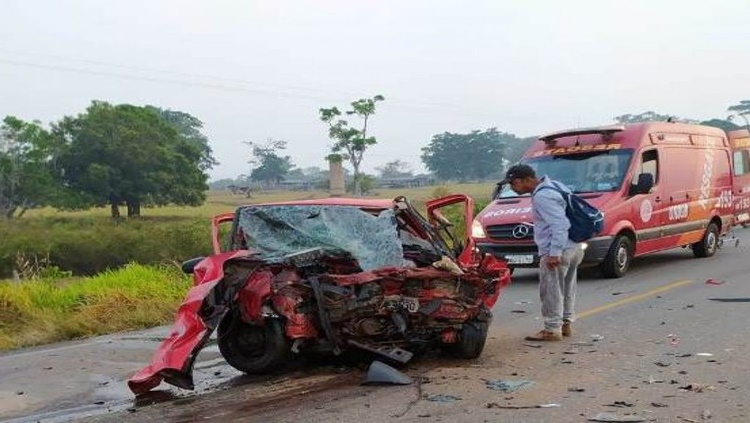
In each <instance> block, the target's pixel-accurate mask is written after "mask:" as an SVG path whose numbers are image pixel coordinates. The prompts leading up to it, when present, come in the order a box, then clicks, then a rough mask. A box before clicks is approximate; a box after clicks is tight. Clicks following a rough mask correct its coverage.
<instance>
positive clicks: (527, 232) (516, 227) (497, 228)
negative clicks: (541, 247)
mask: <svg viewBox="0 0 750 423" xmlns="http://www.w3.org/2000/svg"><path fill="white" fill-rule="evenodd" d="M521 228H525V229H521ZM486 231H487V236H488V237H489V238H490V239H498V240H522V239H531V238H533V237H534V227H533V226H527V225H523V224H518V223H514V224H510V225H492V226H487V228H486ZM514 231H515V234H516V235H517V236H514Z"/></svg>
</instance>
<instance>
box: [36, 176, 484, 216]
mask: <svg viewBox="0 0 750 423" xmlns="http://www.w3.org/2000/svg"><path fill="white" fill-rule="evenodd" d="M494 185H495V184H494V183H491V182H490V183H477V184H445V185H433V186H428V187H420V188H403V189H399V188H396V189H376V190H375V191H374V192H373V193H372V194H370V195H368V197H369V198H395V197H397V196H399V195H404V196H406V197H407V198H408V199H409V200H412V201H414V202H418V203H422V202H424V201H425V200H428V199H430V198H432V197H434V195H433V193H435V192H436V191H444V192H445V193H448V194H458V193H461V194H467V195H469V196H471V197H472V198H474V200H476V201H481V200H486V199H488V198H489V196H490V193H491V192H492V188H493V187H494ZM328 196H329V195H328V191H268V192H259V193H253V196H252V198H247V197H245V196H244V195H234V194H232V193H231V192H229V191H209V193H208V198H207V200H206V203H205V204H204V205H202V206H200V207H176V206H166V207H155V208H144V209H143V210H142V211H141V212H142V214H143V216H144V217H145V218H148V217H150V216H152V217H166V216H169V217H186V218H201V217H211V216H214V215H217V214H220V213H226V212H231V211H233V210H234V209H235V208H236V207H237V206H239V205H243V204H254V203H269V202H275V201H293V200H307V199H317V198H326V197H328ZM92 216H98V217H104V218H106V217H109V208H106V207H105V208H100V209H92V210H87V211H79V212H64V211H56V210H54V209H49V208H46V209H38V210H31V211H29V212H28V213H26V216H24V217H23V219H30V218H34V217H66V218H69V217H92Z"/></svg>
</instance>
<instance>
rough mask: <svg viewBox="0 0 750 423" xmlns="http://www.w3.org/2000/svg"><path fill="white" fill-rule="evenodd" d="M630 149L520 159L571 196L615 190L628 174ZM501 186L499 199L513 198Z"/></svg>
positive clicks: (508, 189)
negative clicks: (561, 186)
mask: <svg viewBox="0 0 750 423" xmlns="http://www.w3.org/2000/svg"><path fill="white" fill-rule="evenodd" d="M632 156H633V150H632V149H622V150H605V151H594V152H586V153H576V154H565V155H556V156H544V157H535V158H528V159H524V160H522V163H524V164H527V165H529V166H531V167H533V168H534V170H535V171H536V173H537V175H539V176H544V175H547V176H549V177H550V178H552V179H553V180H555V181H560V182H562V183H563V184H565V185H566V186H568V188H570V189H571V190H573V192H575V193H584V192H610V191H617V190H619V189H620V187H621V186H622V182H623V179H625V173H626V172H627V171H628V166H629V165H630V159H631V157H632ZM517 196H518V194H516V193H515V192H514V191H513V190H511V189H510V187H509V186H505V187H504V188H503V190H502V191H501V192H500V194H499V198H507V197H517Z"/></svg>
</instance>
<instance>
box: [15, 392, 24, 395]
mask: <svg viewBox="0 0 750 423" xmlns="http://www.w3.org/2000/svg"><path fill="white" fill-rule="evenodd" d="M23 394H24V392H23V391H17V392H16V395H23Z"/></svg>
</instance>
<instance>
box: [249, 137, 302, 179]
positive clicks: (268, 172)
mask: <svg viewBox="0 0 750 423" xmlns="http://www.w3.org/2000/svg"><path fill="white" fill-rule="evenodd" d="M246 144H248V145H249V146H250V147H251V148H252V154H253V158H252V159H251V160H250V163H251V164H252V165H253V167H254V168H253V170H252V172H250V179H252V180H254V181H261V182H264V183H265V184H266V185H278V184H279V183H281V181H283V180H284V179H285V178H286V177H287V175H288V174H289V171H291V170H292V168H294V164H293V163H292V158H291V157H289V156H282V155H280V151H281V150H285V149H286V141H282V140H272V139H269V140H268V141H267V142H266V143H265V144H258V143H254V142H247V143H246Z"/></svg>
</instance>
